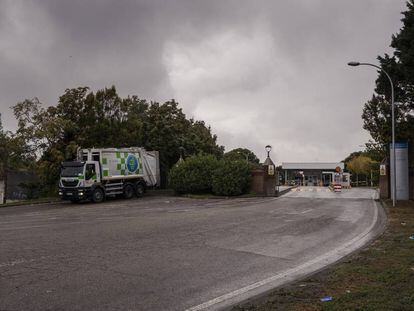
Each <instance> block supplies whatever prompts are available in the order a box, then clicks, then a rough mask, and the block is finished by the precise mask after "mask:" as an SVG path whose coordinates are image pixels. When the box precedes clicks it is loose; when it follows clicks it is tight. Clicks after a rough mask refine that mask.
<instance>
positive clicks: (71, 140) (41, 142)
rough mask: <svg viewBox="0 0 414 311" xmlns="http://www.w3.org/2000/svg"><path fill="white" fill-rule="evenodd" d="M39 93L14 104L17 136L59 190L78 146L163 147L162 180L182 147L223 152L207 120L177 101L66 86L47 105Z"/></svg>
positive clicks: (43, 177) (216, 153)
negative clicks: (186, 110)
mask: <svg viewBox="0 0 414 311" xmlns="http://www.w3.org/2000/svg"><path fill="white" fill-rule="evenodd" d="M43 106H44V105H43V104H42V103H40V102H39V100H38V99H37V98H34V99H31V100H25V101H23V102H20V103H18V104H16V105H15V106H14V107H13V111H14V115H15V117H16V119H17V121H18V130H17V132H16V135H17V137H19V139H22V140H23V141H25V142H27V146H29V149H28V150H27V153H28V154H30V155H31V156H32V157H35V158H36V159H38V161H37V169H38V172H39V175H40V176H41V180H42V182H43V184H44V185H45V186H49V187H50V188H51V189H55V188H56V187H55V185H56V181H57V179H58V176H59V169H60V163H61V162H62V161H65V160H72V159H74V158H75V157H76V151H77V149H78V148H79V147H81V148H92V147H131V146H142V147H145V148H146V149H148V150H158V151H159V152H160V168H161V177H162V179H161V180H162V184H165V181H166V176H167V174H168V171H169V169H170V168H171V167H172V166H173V165H174V164H175V163H176V162H177V160H178V158H179V155H180V149H179V148H180V147H183V148H184V149H185V151H186V155H187V156H188V155H193V154H198V153H200V152H203V153H206V154H213V155H214V156H216V157H221V156H222V154H223V149H224V148H223V147H222V146H218V145H217V136H216V135H213V134H212V133H211V128H210V127H207V126H206V125H205V123H204V122H203V121H194V120H193V119H187V118H186V115H185V114H184V113H183V112H182V109H181V108H179V107H178V103H177V102H175V101H174V100H171V101H168V102H166V103H164V104H159V103H156V102H151V103H148V102H147V101H146V100H143V99H139V98H138V97H137V96H128V97H127V98H121V97H120V96H119V95H118V93H117V91H116V88H115V87H114V86H112V87H110V88H105V89H102V90H98V91H97V92H96V93H93V92H91V91H90V90H89V88H88V87H78V88H73V89H66V90H65V92H64V94H63V95H62V96H60V97H59V101H58V104H57V105H56V106H50V107H47V108H43Z"/></svg>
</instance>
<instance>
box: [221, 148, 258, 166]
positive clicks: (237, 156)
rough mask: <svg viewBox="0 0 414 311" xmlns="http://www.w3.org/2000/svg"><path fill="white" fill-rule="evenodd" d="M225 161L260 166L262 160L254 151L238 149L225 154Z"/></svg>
mask: <svg viewBox="0 0 414 311" xmlns="http://www.w3.org/2000/svg"><path fill="white" fill-rule="evenodd" d="M224 159H226V160H232V161H237V160H239V161H246V162H248V163H252V164H259V163H260V160H259V159H258V157H257V156H256V155H255V154H254V152H253V151H251V150H249V149H246V148H237V149H233V150H230V151H229V152H226V153H225V154H224Z"/></svg>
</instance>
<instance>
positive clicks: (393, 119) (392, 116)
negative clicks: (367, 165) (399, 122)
mask: <svg viewBox="0 0 414 311" xmlns="http://www.w3.org/2000/svg"><path fill="white" fill-rule="evenodd" d="M348 66H352V67H356V66H371V67H375V68H377V69H379V70H381V71H382V72H383V73H385V75H386V76H387V78H388V80H389V81H390V84H391V123H392V163H391V165H392V171H393V172H394V174H393V176H392V180H391V183H392V187H391V189H392V193H391V195H392V206H394V207H395V201H396V193H397V170H396V164H395V163H396V162H395V116H394V84H393V83H392V80H391V77H390V75H389V74H388V72H386V71H385V70H384V69H382V68H381V67H380V66H377V65H374V64H370V63H360V62H349V63H348Z"/></svg>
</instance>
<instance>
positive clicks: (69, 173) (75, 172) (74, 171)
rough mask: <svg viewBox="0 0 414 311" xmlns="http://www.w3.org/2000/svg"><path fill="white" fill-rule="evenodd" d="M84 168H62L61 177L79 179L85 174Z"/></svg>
mask: <svg viewBox="0 0 414 311" xmlns="http://www.w3.org/2000/svg"><path fill="white" fill-rule="evenodd" d="M83 168H84V167H83V166H62V169H61V171H60V176H62V177H78V176H79V174H83Z"/></svg>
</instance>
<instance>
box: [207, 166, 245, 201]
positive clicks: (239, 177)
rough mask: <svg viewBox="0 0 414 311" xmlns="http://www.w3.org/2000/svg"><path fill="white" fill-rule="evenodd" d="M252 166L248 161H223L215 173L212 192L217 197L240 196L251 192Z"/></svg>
mask: <svg viewBox="0 0 414 311" xmlns="http://www.w3.org/2000/svg"><path fill="white" fill-rule="evenodd" d="M250 181H251V172H250V165H249V164H248V163H246V161H229V160H221V161H219V162H218V166H217V168H216V169H215V170H214V172H213V184H212V190H213V193H214V194H217V195H226V196H233V195H240V194H243V193H246V192H247V191H248V190H249V186H250Z"/></svg>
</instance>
